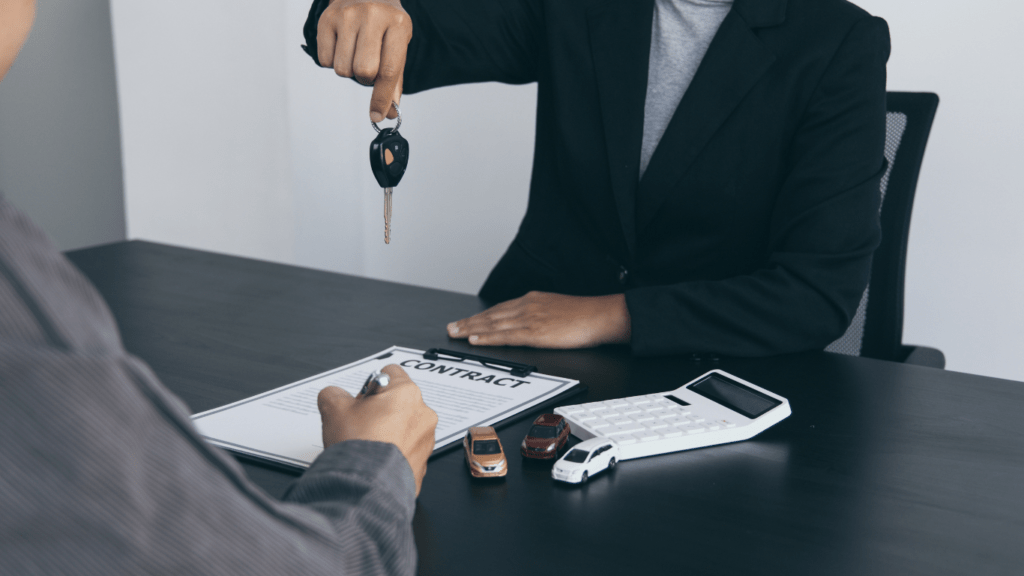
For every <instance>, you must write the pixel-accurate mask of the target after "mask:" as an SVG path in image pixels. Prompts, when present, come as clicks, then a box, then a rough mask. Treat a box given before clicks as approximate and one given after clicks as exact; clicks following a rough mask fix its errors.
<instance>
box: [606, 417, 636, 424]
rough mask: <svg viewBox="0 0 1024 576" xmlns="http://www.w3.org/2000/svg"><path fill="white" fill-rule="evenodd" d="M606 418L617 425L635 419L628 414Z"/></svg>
mask: <svg viewBox="0 0 1024 576" xmlns="http://www.w3.org/2000/svg"><path fill="white" fill-rule="evenodd" d="M605 420H607V421H609V422H611V423H612V424H613V425H615V426H618V425H619V424H627V423H629V422H632V421H633V419H632V418H630V417H628V416H612V417H611V418H605Z"/></svg>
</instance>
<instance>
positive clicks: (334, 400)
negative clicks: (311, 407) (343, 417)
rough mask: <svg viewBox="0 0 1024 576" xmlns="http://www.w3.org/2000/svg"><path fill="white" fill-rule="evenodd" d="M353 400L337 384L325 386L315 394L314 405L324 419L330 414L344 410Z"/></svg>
mask: <svg viewBox="0 0 1024 576" xmlns="http://www.w3.org/2000/svg"><path fill="white" fill-rule="evenodd" d="M353 402H355V398H353V397H352V395H351V394H349V393H348V392H347V391H345V390H342V389H341V388H338V387H337V386H327V387H325V388H324V389H323V390H321V391H320V393H319V394H317V395H316V407H317V408H318V409H319V410H320V417H321V418H323V419H324V420H326V419H327V417H328V416H329V415H331V414H334V413H336V412H343V411H345V409H346V408H348V407H349V406H350V405H351V404H352V403H353Z"/></svg>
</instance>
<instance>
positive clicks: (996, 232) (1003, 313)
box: [859, 0, 1024, 380]
mask: <svg viewBox="0 0 1024 576" xmlns="http://www.w3.org/2000/svg"><path fill="white" fill-rule="evenodd" d="M859 5H860V6H862V7H864V8H865V9H866V10H868V11H870V12H872V13H873V14H877V15H880V16H882V17H884V18H885V19H886V20H887V21H888V22H889V28H890V34H891V36H892V56H891V57H890V59H889V89H890V90H906V91H922V92H935V93H937V94H938V95H939V98H940V99H941V102H940V103H939V109H938V112H937V114H936V117H935V124H934V127H933V129H932V134H931V138H930V139H929V142H928V150H927V152H926V153H925V161H924V165H923V166H922V169H921V179H920V181H919V182H918V185H917V196H916V200H915V203H914V217H913V221H912V224H911V234H910V247H909V251H908V256H907V259H908V262H907V292H906V308H905V310H906V319H905V327H904V337H903V339H904V341H905V342H913V343H918V344H927V345H930V346H936V347H938V348H939V349H941V350H942V351H943V352H945V354H946V358H947V360H948V366H947V367H948V368H950V369H952V370H959V371H964V372H973V373H977V374H987V375H993V376H1001V377H1005V378H1012V379H1015V380H1024V353H1022V352H1024V177H1022V172H1021V170H1020V163H1021V159H1022V158H1024V107H1022V105H1021V102H1022V97H1021V94H1024V66H1022V65H1021V59H1022V58H1024V36H1022V35H1021V34H1020V30H1019V28H1020V23H1021V22H1024V5H1022V4H1020V3H1017V2H1008V1H1002V2H978V3H970V4H964V3H963V2H954V1H952V0H941V1H936V0H933V1H931V2H927V3H921V2H914V1H911V0H860V2H859Z"/></svg>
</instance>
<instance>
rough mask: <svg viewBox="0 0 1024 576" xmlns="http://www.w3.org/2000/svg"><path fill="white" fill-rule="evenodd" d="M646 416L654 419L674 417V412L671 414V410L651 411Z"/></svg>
mask: <svg viewBox="0 0 1024 576" xmlns="http://www.w3.org/2000/svg"><path fill="white" fill-rule="evenodd" d="M648 414H650V415H651V416H654V417H655V418H665V417H666V416H672V415H674V414H675V412H672V411H671V410H664V409H661V410H652V411H650V412H648Z"/></svg>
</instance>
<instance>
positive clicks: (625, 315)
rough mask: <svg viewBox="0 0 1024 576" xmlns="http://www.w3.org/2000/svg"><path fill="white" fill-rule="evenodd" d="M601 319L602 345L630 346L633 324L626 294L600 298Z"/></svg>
mask: <svg viewBox="0 0 1024 576" xmlns="http://www.w3.org/2000/svg"><path fill="white" fill-rule="evenodd" d="M597 298H598V299H599V300H600V302H599V309H600V314H599V317H600V318H601V322H600V323H601V327H602V329H601V335H602V337H601V338H600V340H601V342H600V343H601V344H629V341H630V338H631V336H632V322H631V320H630V317H629V308H628V307H627V306H626V295H625V294H609V295H607V296H598V297H597Z"/></svg>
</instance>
